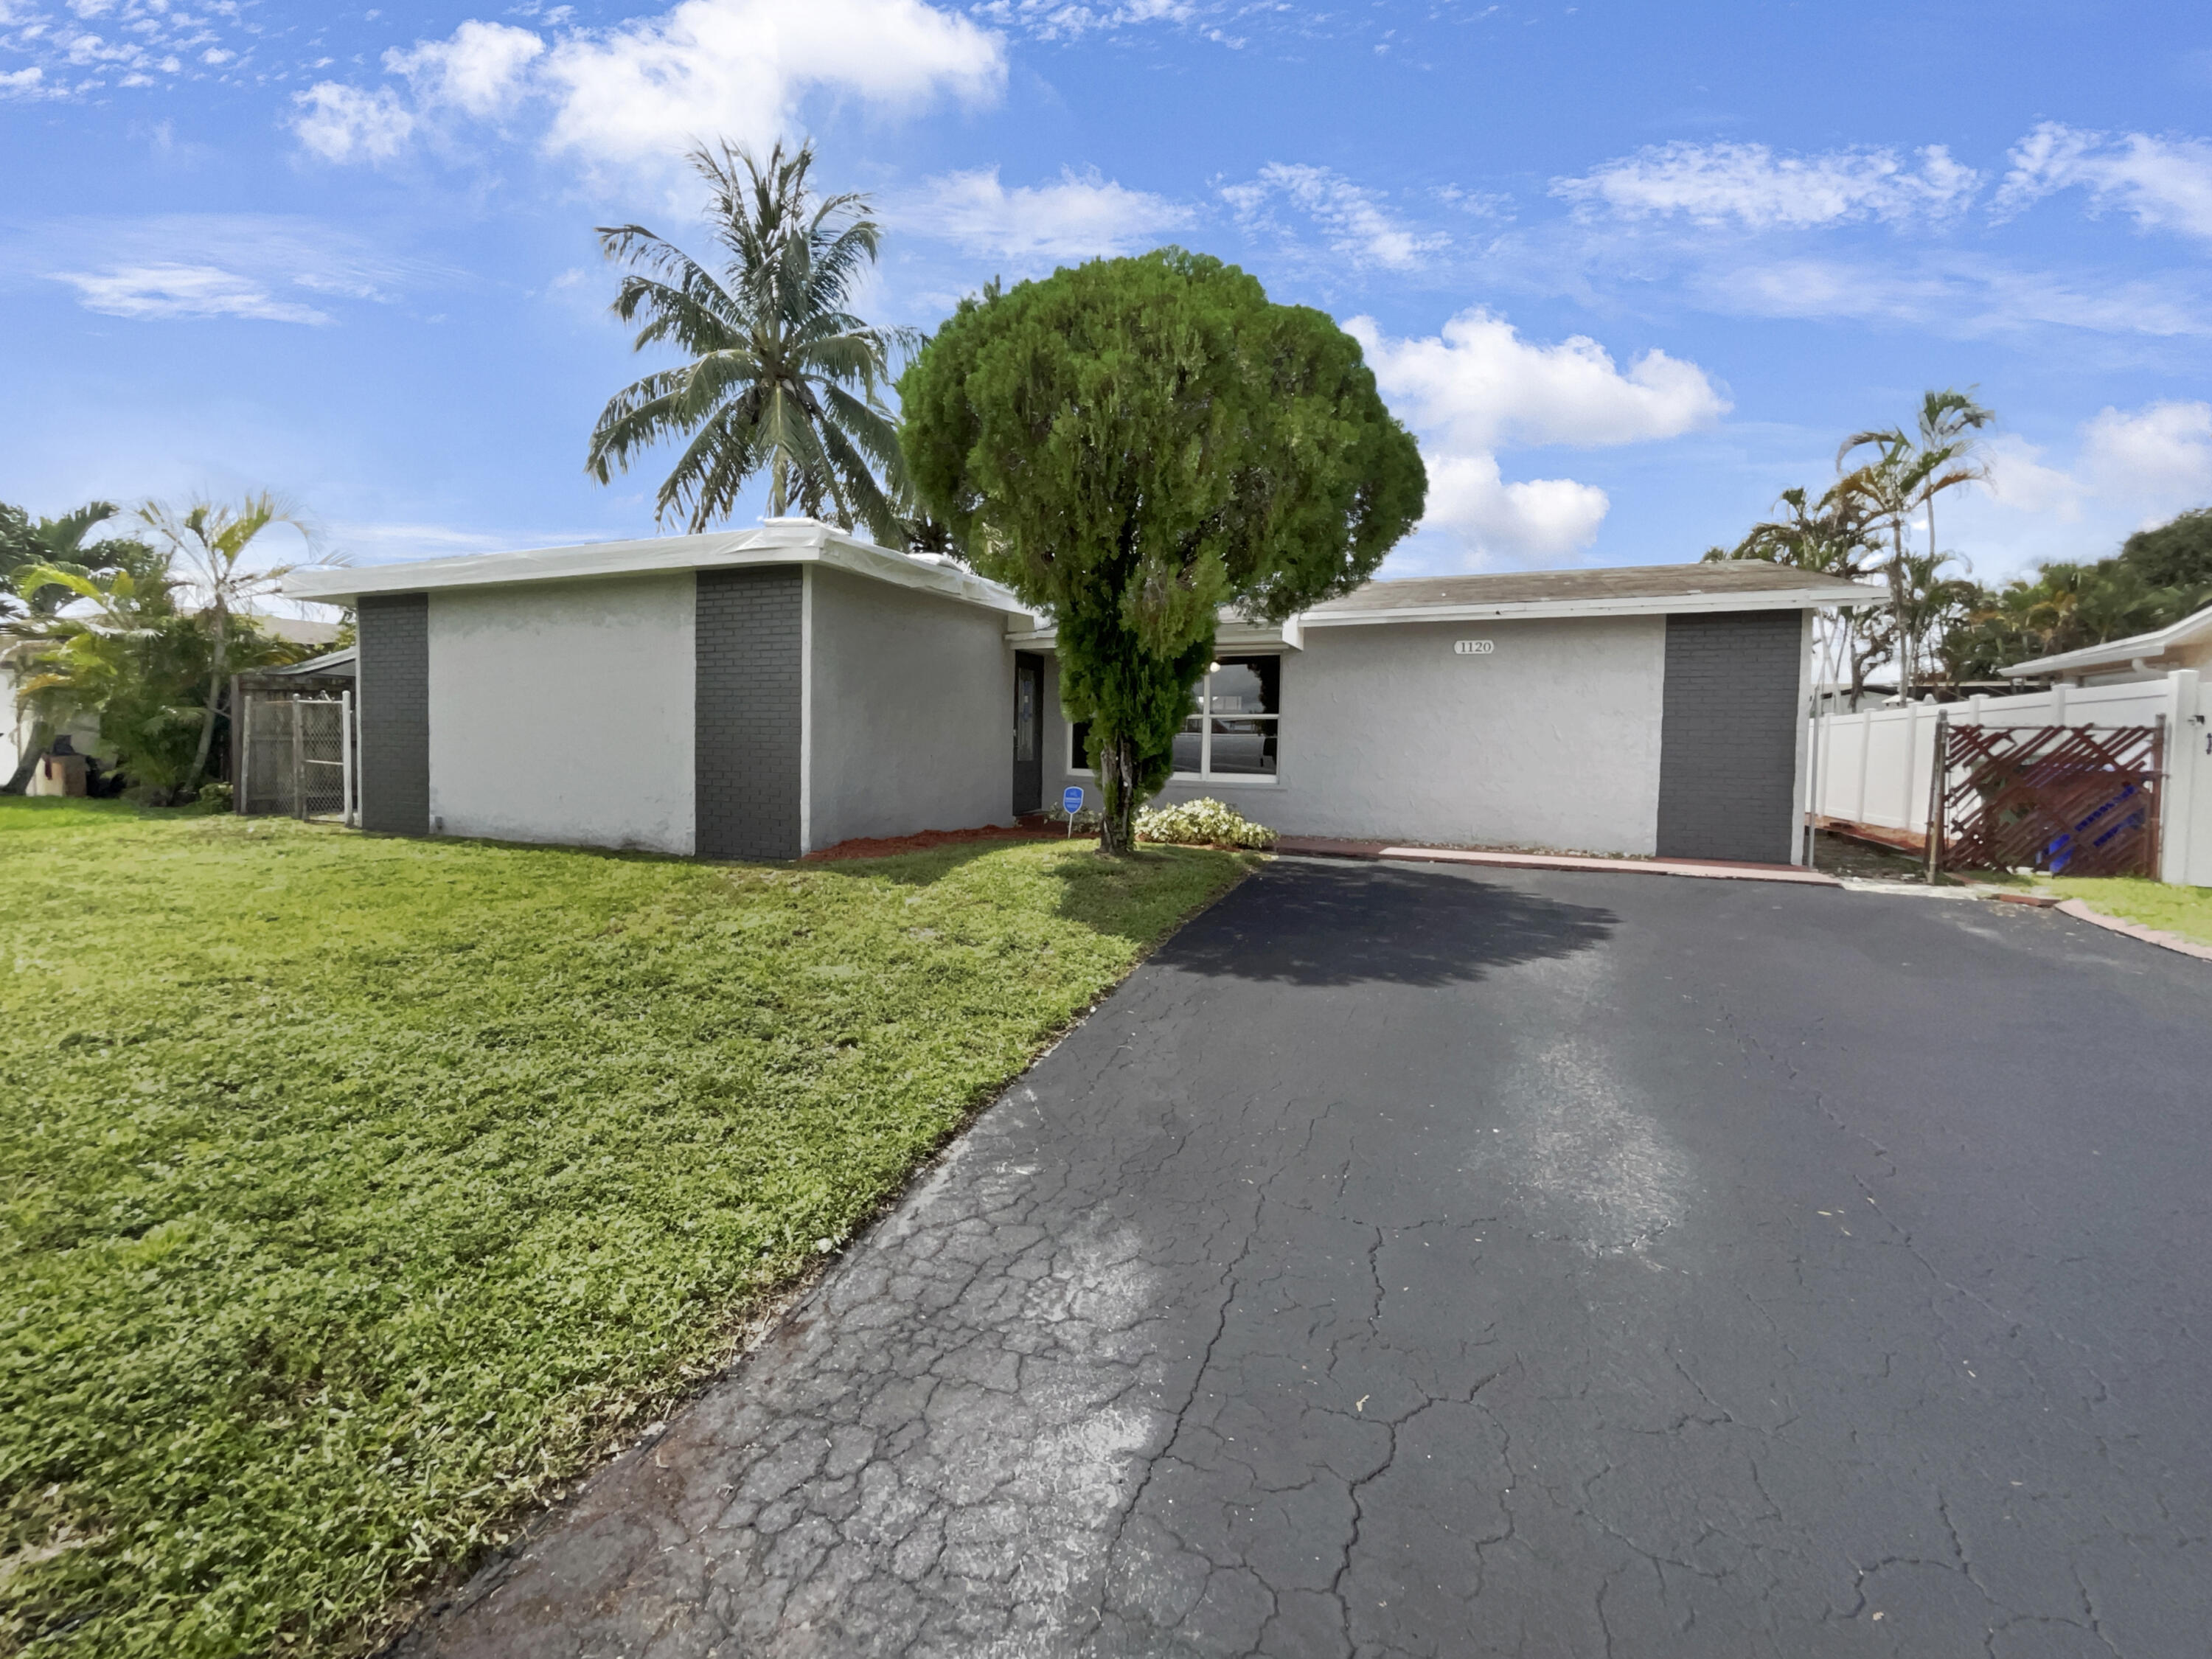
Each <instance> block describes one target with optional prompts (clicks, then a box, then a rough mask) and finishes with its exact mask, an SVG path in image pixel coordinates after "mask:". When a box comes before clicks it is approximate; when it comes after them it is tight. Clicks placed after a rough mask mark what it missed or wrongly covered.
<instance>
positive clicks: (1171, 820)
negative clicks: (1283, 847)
mask: <svg viewBox="0 0 2212 1659" xmlns="http://www.w3.org/2000/svg"><path fill="white" fill-rule="evenodd" d="M1137 839H1138V840H1139V841H1164V842H1176V843H1177V844H1178V845H1181V846H1184V847H1209V846H1210V847H1249V848H1254V849H1255V851H1259V852H1263V853H1264V852H1265V851H1267V848H1271V847H1273V845H1274V844H1275V832H1274V831H1273V830H1272V829H1268V828H1267V826H1266V825H1265V824H1261V823H1253V822H1252V820H1251V819H1249V818H1248V817H1245V816H1244V815H1243V813H1242V812H1240V811H1237V809H1236V808H1235V807H1233V806H1231V805H1225V803H1223V802H1221V801H1218V800H1215V799H1212V798H1211V797H1206V796H1202V797H1200V799H1197V800H1187V801H1184V802H1182V804H1181V805H1176V806H1146V807H1141V808H1139V810H1138V812H1137Z"/></svg>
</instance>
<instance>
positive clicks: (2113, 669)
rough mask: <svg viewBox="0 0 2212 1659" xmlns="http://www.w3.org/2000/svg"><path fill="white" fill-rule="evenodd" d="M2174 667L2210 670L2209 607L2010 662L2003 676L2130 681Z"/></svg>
mask: <svg viewBox="0 0 2212 1659" xmlns="http://www.w3.org/2000/svg"><path fill="white" fill-rule="evenodd" d="M2177 668H2193V669H2196V670H2197V671H2198V672H2199V673H2204V674H2212V605H2207V606H2206V607H2205V608H2204V609H2203V610H2202V611H2197V613H2196V614H2195V615H2194V616H2189V617H2183V618H2182V619H2181V620H2180V621H2179V622H2178V623H2168V624H2167V625H2166V627H2164V628H2159V629H2153V630H2152V631H2151V632H2149V633H2148V634H2131V635H2129V636H2128V637H2127V638H2126V639H2124V640H2113V641H2111V642H2110V643H2108V644H2105V645H2091V646H2084V647H2082V648H2081V650H2079V651H2065V652H2061V653H2059V654H2058V655H2057V656H2055V657H2038V658H2036V659H2034V660H2033V662H2019V663H2015V664H2013V665H2012V666H2011V667H2009V668H2008V669H2006V670H2005V674H2006V676H2007V678H2011V679H2015V680H2028V679H2052V680H2057V681H2058V682H2059V683H2061V684H2066V685H2133V684H2137V683H2138V682H2140V681H2143V680H2155V679H2163V678H2165V677H2166V675H2167V674H2169V673H2171V672H2172V671H2173V670H2175V669H2177Z"/></svg>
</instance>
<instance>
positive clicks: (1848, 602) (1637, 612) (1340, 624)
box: [1304, 588, 1887, 628]
mask: <svg viewBox="0 0 2212 1659" xmlns="http://www.w3.org/2000/svg"><path fill="white" fill-rule="evenodd" d="M1886 602H1887V595H1885V594H1883V593H1881V592H1879V591H1878V590H1875V589H1863V590H1861V591H1860V592H1857V593H1845V592H1839V591H1838V590H1837V589H1834V588H1778V589H1766V590H1763V591H1759V592H1734V593H1729V592H1723V593H1668V594H1637V595H1622V596H1617V597H1611V598H1603V599H1523V600H1519V601H1517V602H1512V603H1508V604H1503V605H1401V606H1397V607H1395V608H1392V609H1390V610H1376V611H1330V610H1328V609H1327V608H1326V607H1324V608H1323V609H1322V610H1318V611H1307V612H1306V613H1305V616H1304V624H1305V626H1307V627H1308V628H1349V627H1354V626H1359V625H1363V624H1366V623H1416V622H1492V621H1508V620H1514V619H1518V618H1541V617H1650V616H1666V615H1668V614H1671V613H1675V612H1683V611H1814V610H1825V609H1826V608H1828V607H1830V606H1838V607H1840V606H1850V607H1852V608H1855V609H1856V608H1859V607H1863V606H1866V605H1881V604H1884V603H1886Z"/></svg>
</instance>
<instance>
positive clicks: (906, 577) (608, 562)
mask: <svg viewBox="0 0 2212 1659" xmlns="http://www.w3.org/2000/svg"><path fill="white" fill-rule="evenodd" d="M775 564H826V565H830V566H833V567H835V568H838V569H841V570H848V571H851V572H852V573H853V574H855V575H859V576H867V577H871V578H873V579H874V580H878V581H884V582H890V583H891V584H893V585H894V586H900V587H910V588H915V589H917V590H919V591H921V592H927V593H934V594H936V595H938V596H939V598H942V599H958V600H961V601H963V602H964V603H966V604H969V605H981V606H982V607H983V608H984V609H986V610H989V611H1001V612H1004V613H1006V614H1007V615H1009V616H1019V617H1028V616H1030V608H1029V607H1028V606H1027V605H1024V604H1023V603H1022V602H1021V600H1020V599H1017V598H1016V597H1015V596H1014V593H1013V592H1012V589H1010V588H1006V587H1001V586H1000V585H999V584H998V583H996V582H994V581H987V580H985V579H984V578H982V577H981V576H978V575H976V574H974V573H973V572H972V571H968V570H963V569H962V568H960V567H959V566H957V565H956V564H949V563H942V562H937V561H935V560H933V559H928V558H917V557H914V556H909V555H908V554H904V553H894V552H892V551H890V550H889V549H888V548H882V547H878V546H877V545H876V544H874V543H873V542H871V541H867V540H866V539H864V538H861V537H859V536H855V535H854V534H853V533H852V532H850V531H846V530H841V529H839V528H838V527H837V526H835V525H828V524H823V523H822V522H821V521H819V520H815V519H770V520H767V521H766V522H765V523H763V525H761V526H759V528H757V529H755V530H720V531H714V532H709V533H708V534H706V535H703V536H650V537H647V538H643V539H641V540H638V541H628V542H592V543H589V544H585V545H583V546H580V547H542V548H532V549H528V550H522V551H519V552H513V553H464V554H460V555H459V556H454V557H452V558H445V559H420V560H416V561H414V562H410V563H406V564H371V565H318V566H315V567H313V568H307V569H301V570H295V571H294V572H292V573H291V574H289V575H288V576H287V577H285V579H284V584H283V592H284V597H285V598H287V599H313V600H316V601H319V602H320V603H322V604H325V605H354V604H357V603H358V602H359V601H360V600H361V599H362V597H363V596H364V595H368V594H378V593H425V592H444V591H447V590H448V589H453V588H462V587H503V586H515V585H519V584H523V583H530V582H550V581H589V580H596V579H599V578H602V577H609V576H637V575H648V574H655V573H658V572H663V571H678V570H726V569H734V568H744V567H746V566H749V565H775Z"/></svg>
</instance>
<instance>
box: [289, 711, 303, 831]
mask: <svg viewBox="0 0 2212 1659" xmlns="http://www.w3.org/2000/svg"><path fill="white" fill-rule="evenodd" d="M291 708H292V816H293V817H295V818H298V819H300V820H301V822H302V823H305V822H306V821H307V734H306V733H305V732H302V731H301V729H300V699H299V698H298V697H297V696H295V697H294V698H293V699H292V702H291Z"/></svg>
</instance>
